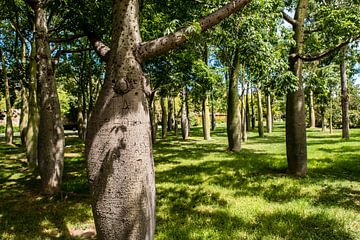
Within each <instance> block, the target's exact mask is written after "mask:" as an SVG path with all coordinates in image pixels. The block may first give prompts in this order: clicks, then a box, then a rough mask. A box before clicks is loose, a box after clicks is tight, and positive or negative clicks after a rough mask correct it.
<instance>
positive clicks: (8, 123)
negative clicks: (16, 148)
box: [0, 49, 14, 144]
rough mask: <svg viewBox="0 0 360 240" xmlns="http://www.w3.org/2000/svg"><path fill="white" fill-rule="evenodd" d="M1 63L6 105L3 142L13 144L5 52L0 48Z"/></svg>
mask: <svg viewBox="0 0 360 240" xmlns="http://www.w3.org/2000/svg"><path fill="white" fill-rule="evenodd" d="M0 57H1V65H2V79H3V82H4V88H5V107H6V126H5V142H6V143H7V144H13V137H14V129H13V124H12V111H13V110H12V107H11V101H10V86H9V79H8V76H7V67H6V58H5V53H4V52H3V51H1V49H0Z"/></svg>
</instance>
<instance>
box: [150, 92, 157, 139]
mask: <svg viewBox="0 0 360 240" xmlns="http://www.w3.org/2000/svg"><path fill="white" fill-rule="evenodd" d="M149 99H150V101H149V107H150V123H151V140H152V143H153V144H154V143H155V142H156V133H157V128H158V123H157V119H156V101H155V92H152V93H151V95H150V98H149Z"/></svg>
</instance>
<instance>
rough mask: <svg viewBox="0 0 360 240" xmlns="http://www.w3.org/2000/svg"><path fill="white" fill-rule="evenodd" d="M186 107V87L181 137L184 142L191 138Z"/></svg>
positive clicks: (182, 106) (183, 92)
mask: <svg viewBox="0 0 360 240" xmlns="http://www.w3.org/2000/svg"><path fill="white" fill-rule="evenodd" d="M186 105H187V104H186V87H184V88H183V90H182V96H181V135H182V138H183V140H186V139H187V138H188V136H189V119H188V116H187V107H186Z"/></svg>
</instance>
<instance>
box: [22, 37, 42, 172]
mask: <svg viewBox="0 0 360 240" xmlns="http://www.w3.org/2000/svg"><path fill="white" fill-rule="evenodd" d="M35 58H36V44H35V33H34V39H33V40H32V42H31V53H30V61H29V65H30V78H29V120H28V125H27V131H26V138H25V139H26V157H27V160H28V163H29V165H30V168H31V169H32V170H33V171H34V172H37V170H38V136H39V119H40V117H39V107H38V99H37V64H36V59H35Z"/></svg>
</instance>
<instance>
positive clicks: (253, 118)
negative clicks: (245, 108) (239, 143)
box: [250, 90, 256, 130]
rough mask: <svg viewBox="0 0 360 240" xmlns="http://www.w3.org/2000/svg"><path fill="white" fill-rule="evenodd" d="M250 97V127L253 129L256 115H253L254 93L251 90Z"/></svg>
mask: <svg viewBox="0 0 360 240" xmlns="http://www.w3.org/2000/svg"><path fill="white" fill-rule="evenodd" d="M250 97H251V129H252V130H254V129H255V122H256V117H255V109H254V93H253V91H252V90H251V91H250Z"/></svg>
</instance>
